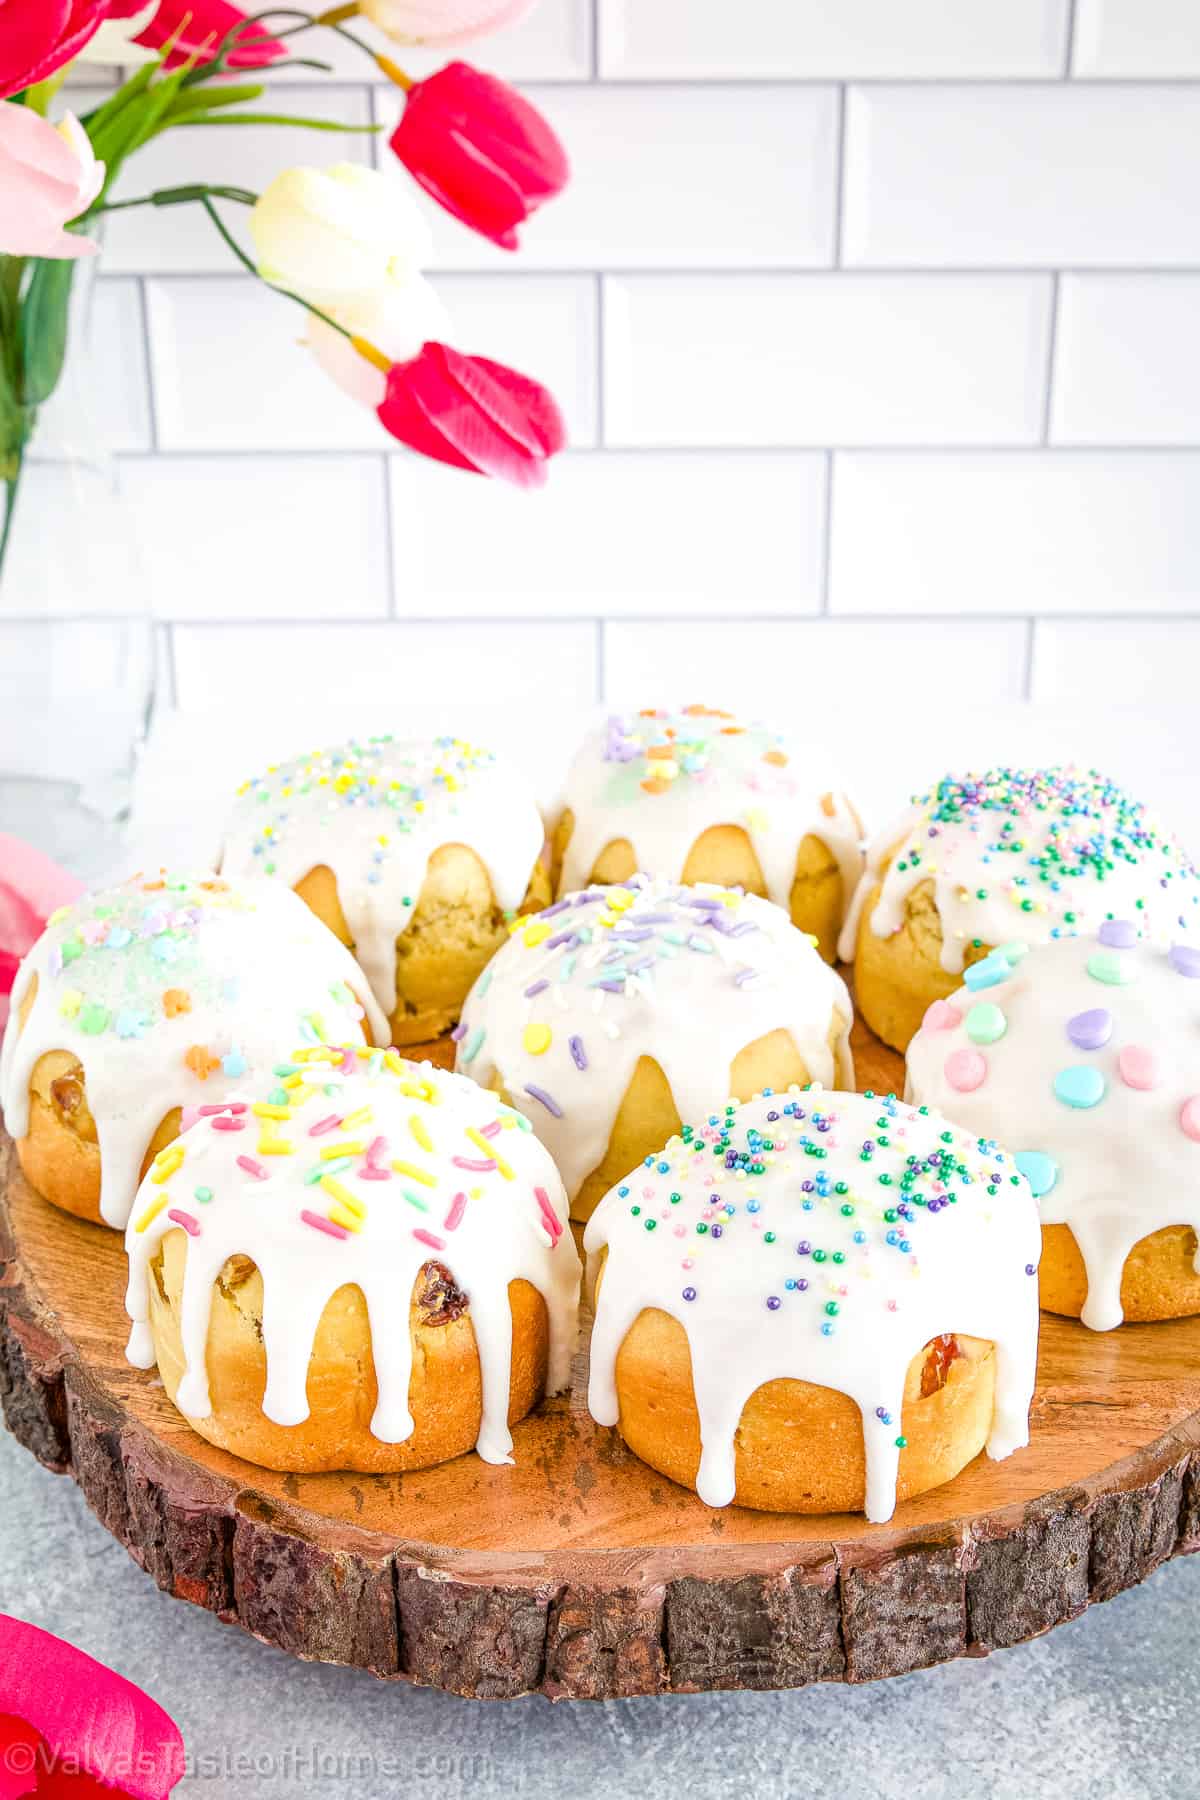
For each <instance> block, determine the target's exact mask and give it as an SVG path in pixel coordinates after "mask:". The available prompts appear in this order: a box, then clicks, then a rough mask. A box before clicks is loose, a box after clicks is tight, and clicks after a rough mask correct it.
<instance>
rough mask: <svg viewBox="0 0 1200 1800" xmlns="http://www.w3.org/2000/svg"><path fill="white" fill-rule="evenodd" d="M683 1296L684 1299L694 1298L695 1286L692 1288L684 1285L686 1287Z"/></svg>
mask: <svg viewBox="0 0 1200 1800" xmlns="http://www.w3.org/2000/svg"><path fill="white" fill-rule="evenodd" d="M683 1297H684V1299H685V1300H694V1299H695V1298H696V1290H695V1288H693V1287H686V1288H684V1290H683Z"/></svg>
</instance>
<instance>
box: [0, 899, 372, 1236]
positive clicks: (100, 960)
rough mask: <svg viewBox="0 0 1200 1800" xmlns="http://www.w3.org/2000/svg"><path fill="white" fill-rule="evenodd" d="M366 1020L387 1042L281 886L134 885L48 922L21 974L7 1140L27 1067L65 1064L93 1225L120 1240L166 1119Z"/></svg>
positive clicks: (1, 1079) (338, 955) (19, 1123)
mask: <svg viewBox="0 0 1200 1800" xmlns="http://www.w3.org/2000/svg"><path fill="white" fill-rule="evenodd" d="M35 978H36V981H37V993H36V997H35V999H34V1002H33V1006H32V1009H31V1011H30V1013H29V1017H28V1020H27V1023H26V1025H25V1028H24V1030H21V1029H19V1027H18V1023H17V1021H18V1016H19V1013H20V1008H21V1004H22V1001H23V1000H24V998H25V994H26V992H27V990H28V989H29V986H30V984H31V982H33V981H34V979H35ZM359 995H361V999H362V1004H360V1002H359ZM364 1006H365V1007H366V1010H367V1014H368V1016H369V1019H370V1024H371V1033H372V1036H373V1037H374V1038H375V1039H376V1041H377V1042H379V1043H386V1042H387V1038H388V1026H387V1021H386V1019H384V1017H383V1016H382V1014H381V1013H380V1012H379V1009H378V1008H377V1007H376V1006H375V1003H374V1001H373V1000H372V999H371V996H370V994H369V993H367V992H366V984H365V982H364V980H363V977H362V973H361V971H360V970H359V968H358V966H357V965H356V963H355V961H354V959H353V957H352V956H351V955H350V953H349V951H348V950H346V949H345V948H344V947H343V946H342V945H341V944H339V943H338V941H337V939H336V938H335V937H334V935H333V933H332V932H331V931H328V930H327V929H326V928H325V926H324V925H322V924H321V922H320V920H319V919H317V918H315V917H314V916H313V914H312V913H311V912H310V911H309V910H308V908H307V907H306V906H305V905H304V903H303V901H302V900H299V899H297V897H296V895H295V894H292V893H290V892H289V891H288V890H287V889H286V888H283V887H280V886H278V885H277V884H276V883H274V882H270V881H253V880H249V881H238V882H228V881H225V880H223V879H218V878H217V877H215V876H211V875H208V876H203V875H202V876H195V877H189V876H177V875H173V874H163V875H154V876H150V875H145V876H134V877H133V878H132V879H131V880H129V881H126V882H123V883H122V884H121V885H120V886H118V887H114V888H109V889H106V890H103V891H102V892H99V893H95V894H89V895H85V896H84V898H83V899H82V900H80V901H78V902H77V903H76V904H75V905H73V906H70V907H62V908H60V909H59V911H58V912H57V913H55V914H54V915H53V917H52V918H51V920H50V923H49V924H48V925H47V927H46V930H45V931H44V932H43V934H42V936H41V937H40V938H39V939H38V941H37V943H36V944H35V945H34V947H33V949H32V950H31V951H30V952H29V955H28V956H27V957H26V958H25V960H24V962H23V963H22V964H21V968H20V970H19V971H18V974H17V980H16V985H15V987H14V989H13V1007H12V1018H11V1020H10V1024H9V1029H8V1032H7V1033H6V1035H5V1039H4V1046H3V1050H2V1051H0V1105H2V1106H3V1109H4V1117H5V1121H6V1123H7V1125H8V1129H9V1131H10V1132H11V1133H12V1135H13V1137H15V1138H21V1137H24V1136H25V1134H26V1132H27V1131H28V1130H29V1082H30V1078H31V1076H32V1074H33V1070H34V1067H35V1065H36V1063H37V1062H38V1059H39V1058H40V1057H41V1056H43V1055H45V1054H46V1053H47V1052H48V1051H51V1050H65V1051H68V1052H69V1053H70V1054H71V1055H72V1056H73V1057H75V1058H76V1060H77V1061H78V1062H79V1064H80V1066H81V1067H82V1069H83V1073H84V1080H85V1085H86V1089H87V1101H88V1106H89V1108H90V1110H91V1113H92V1117H93V1118H94V1120H95V1122H96V1134H97V1139H98V1143H99V1149H100V1177H101V1191H100V1210H101V1214H102V1216H103V1217H104V1219H105V1220H106V1221H107V1223H108V1224H109V1225H113V1226H115V1227H117V1229H121V1228H122V1227H123V1226H124V1224H125V1221H126V1219H127V1218H128V1217H129V1209H130V1207H131V1205H132V1204H133V1196H134V1194H135V1192H136V1190H137V1184H138V1179H139V1173H140V1170H141V1165H142V1160H143V1158H144V1157H145V1154H146V1149H147V1146H148V1145H149V1143H150V1139H151V1138H152V1137H153V1135H154V1133H155V1131H156V1130H157V1128H158V1126H159V1125H160V1123H161V1122H162V1120H163V1118H164V1117H165V1116H166V1114H167V1113H169V1112H170V1111H171V1110H172V1108H174V1107H177V1106H178V1107H182V1108H184V1109H190V1108H195V1107H199V1106H207V1105H213V1104H215V1103H216V1102H218V1101H221V1100H223V1099H224V1098H225V1097H226V1096H227V1095H228V1094H229V1093H230V1091H231V1090H233V1089H235V1088H238V1087H240V1086H241V1085H242V1084H243V1083H244V1082H245V1081H247V1080H253V1079H254V1078H255V1077H256V1076H257V1077H262V1076H263V1075H264V1074H266V1073H267V1072H268V1071H269V1070H270V1068H271V1065H272V1064H273V1063H274V1062H275V1061H277V1060H278V1056H279V1047H280V1044H281V1043H283V1044H287V1043H291V1042H292V1041H293V1040H294V1039H296V1038H298V1037H300V1038H304V1037H306V1038H307V1040H308V1042H309V1043H314V1044H315V1043H319V1042H320V1041H321V1040H322V1039H323V1038H325V1037H337V1038H340V1039H344V1040H345V1041H347V1042H351V1041H353V1040H355V1039H358V1040H359V1041H362V1038H363V1032H362V1025H361V1020H362V1018H363V1010H364ZM202 1071H207V1072H206V1073H202Z"/></svg>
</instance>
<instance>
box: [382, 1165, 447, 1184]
mask: <svg viewBox="0 0 1200 1800" xmlns="http://www.w3.org/2000/svg"><path fill="white" fill-rule="evenodd" d="M392 1167H393V1169H395V1171H396V1173H397V1175H407V1176H408V1178H409V1180H410V1181H420V1182H423V1183H424V1184H425V1186H426V1187H436V1186H437V1176H436V1175H430V1174H429V1172H428V1170H426V1169H418V1168H417V1166H416V1164H415V1163H407V1162H394V1163H393V1164H392Z"/></svg>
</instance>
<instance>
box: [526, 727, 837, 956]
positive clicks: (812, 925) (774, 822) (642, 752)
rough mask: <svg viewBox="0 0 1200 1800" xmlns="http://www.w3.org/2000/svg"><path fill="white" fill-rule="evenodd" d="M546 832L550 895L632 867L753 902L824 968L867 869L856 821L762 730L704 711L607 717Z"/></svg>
mask: <svg viewBox="0 0 1200 1800" xmlns="http://www.w3.org/2000/svg"><path fill="white" fill-rule="evenodd" d="M565 801H566V803H565V808H564V811H563V813H562V815H561V817H560V819H559V822H558V826H557V828H556V831H555V836H554V860H555V869H556V874H557V881H556V891H557V892H558V893H559V894H560V895H561V894H563V893H571V892H574V891H575V890H577V889H579V888H583V887H586V886H587V885H588V884H589V882H616V881H625V880H627V879H628V878H629V876H631V875H633V874H634V873H635V872H637V871H641V872H642V873H643V874H646V875H651V876H661V877H663V878H664V879H666V880H669V881H676V882H680V881H682V882H687V883H691V884H694V883H697V882H705V881H708V882H715V883H717V884H718V885H720V886H722V887H741V888H745V890H746V892H747V893H751V894H758V895H761V896H764V897H766V898H768V899H770V900H773V901H774V902H775V903H776V905H778V906H782V907H783V908H784V910H785V911H787V912H788V913H789V914H790V915H791V919H792V922H793V924H795V925H797V926H798V927H799V928H800V930H801V931H806V932H810V933H811V934H812V935H813V937H815V938H816V939H817V942H818V945H819V947H820V951H821V954H822V956H823V957H824V958H825V960H826V961H827V962H832V961H833V958H834V953H835V948H836V945H837V937H838V928H839V926H840V924H841V921H842V917H843V914H844V912H845V909H846V907H847V906H848V905H849V903H850V898H851V896H852V894H853V893H854V889H855V885H856V883H857V881H858V877H859V874H860V872H861V870H862V852H861V849H860V840H861V838H862V826H861V824H860V822H859V819H858V816H857V814H856V813H855V811H854V809H853V807H852V806H851V805H850V803H849V801H848V800H847V799H846V798H845V797H844V795H841V794H824V795H820V796H818V795H817V793H816V792H815V791H814V790H813V788H812V787H811V786H809V785H807V784H806V783H805V781H804V779H803V775H802V771H801V766H800V762H799V758H798V756H797V754H796V752H795V750H793V749H792V748H791V746H790V745H789V744H788V743H787V741H786V740H785V739H784V737H783V736H782V735H781V734H780V733H779V732H777V731H774V730H772V729H771V728H770V727H768V726H765V725H760V724H752V723H744V722H743V721H741V720H740V719H738V718H736V717H735V715H734V714H733V713H729V712H722V711H719V710H717V709H714V708H712V707H706V706H686V707H684V708H682V710H680V711H677V712H672V711H668V710H665V709H662V708H653V709H650V710H648V711H645V712H638V713H629V714H624V715H620V716H613V717H611V718H610V719H608V721H607V722H606V723H605V724H604V725H603V726H601V727H600V728H599V729H597V730H596V731H593V732H591V733H590V734H589V736H588V737H587V738H586V739H585V740H584V742H583V744H582V745H581V747H580V749H579V751H578V753H577V755H576V757H575V760H574V762H573V763H572V765H571V770H570V773H569V775H568V777H567V784H566V796H565Z"/></svg>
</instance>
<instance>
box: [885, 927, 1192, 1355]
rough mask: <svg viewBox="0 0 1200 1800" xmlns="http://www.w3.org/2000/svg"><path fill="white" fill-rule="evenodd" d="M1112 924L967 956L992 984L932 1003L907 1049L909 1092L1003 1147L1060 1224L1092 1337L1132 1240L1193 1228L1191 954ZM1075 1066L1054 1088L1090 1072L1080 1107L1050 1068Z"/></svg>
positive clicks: (1101, 1324)
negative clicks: (1003, 953)
mask: <svg viewBox="0 0 1200 1800" xmlns="http://www.w3.org/2000/svg"><path fill="white" fill-rule="evenodd" d="M1125 923H1126V922H1125V921H1118V922H1115V923H1113V924H1110V925H1107V926H1105V927H1104V928H1102V936H1103V937H1105V938H1108V939H1110V940H1112V941H1111V942H1110V943H1108V944H1105V943H1102V942H1101V941H1100V940H1099V939H1098V938H1096V937H1087V938H1076V939H1070V940H1064V941H1062V942H1060V943H1057V944H1047V945H1043V946H1042V947H1040V948H1038V949H1034V950H1031V951H1030V952H1029V954H1028V955H1027V956H1025V957H1023V958H1019V959H1015V958H1014V956H1013V955H1012V954H1010V955H1009V956H1007V957H1005V958H1003V959H989V962H988V964H987V965H977V967H983V968H987V967H991V968H995V969H996V970H997V972H998V973H1000V974H1001V975H1002V979H999V980H998V981H991V982H987V985H985V986H981V987H977V988H976V990H975V991H974V992H972V991H971V989H970V988H963V989H962V990H961V991H960V992H959V993H957V994H955V995H954V997H953V999H952V1000H950V1001H948V1002H946V1003H944V1004H943V1003H939V1004H935V1005H934V1006H933V1007H931V1008H930V1012H929V1014H928V1015H927V1019H926V1023H925V1025H924V1026H922V1028H921V1030H920V1031H919V1032H918V1033H917V1035H916V1037H915V1038H914V1039H913V1041H912V1043H911V1044H910V1045H909V1050H908V1080H909V1088H910V1092H911V1094H912V1097H913V1098H914V1099H915V1100H920V1101H927V1102H928V1103H929V1104H930V1105H933V1106H939V1107H942V1108H943V1109H944V1110H945V1111H946V1112H947V1113H949V1114H950V1116H951V1117H952V1118H954V1119H955V1120H956V1121H957V1122H958V1123H959V1124H961V1125H963V1126H965V1127H966V1128H967V1129H968V1130H970V1131H974V1132H978V1133H980V1134H981V1135H982V1136H984V1137H988V1138H993V1137H994V1138H999V1139H1000V1140H1001V1141H1002V1142H1003V1143H1006V1144H1009V1145H1011V1146H1012V1148H1013V1152H1014V1154H1015V1155H1017V1156H1018V1157H1019V1158H1020V1159H1021V1160H1022V1161H1023V1162H1024V1164H1025V1167H1026V1168H1027V1170H1028V1171H1029V1172H1030V1175H1031V1179H1032V1181H1033V1186H1034V1191H1035V1193H1038V1192H1040V1193H1041V1217H1042V1223H1043V1224H1045V1225H1068V1226H1070V1228H1071V1232H1072V1234H1073V1236H1074V1237H1075V1240H1076V1242H1077V1243H1078V1245H1079V1249H1080V1253H1081V1255H1082V1257H1083V1260H1084V1264H1085V1267H1086V1269H1087V1279H1088V1294H1087V1302H1086V1305H1085V1307H1084V1310H1083V1322H1084V1324H1085V1325H1089V1326H1091V1328H1092V1329H1093V1330H1094V1331H1109V1330H1111V1329H1112V1327H1113V1326H1115V1325H1119V1324H1120V1323H1121V1319H1122V1317H1123V1314H1122V1310H1121V1272H1122V1270H1123V1268H1124V1266H1125V1259H1126V1257H1127V1256H1128V1255H1129V1252H1130V1250H1131V1249H1132V1248H1133V1246H1134V1244H1135V1243H1137V1242H1138V1240H1139V1239H1140V1238H1143V1237H1147V1236H1149V1234H1150V1233H1151V1232H1154V1231H1158V1230H1161V1229H1162V1227H1163V1226H1166V1225H1190V1226H1191V1227H1192V1229H1193V1230H1194V1231H1196V1232H1197V1233H1198V1234H1200V1141H1197V1140H1198V1138H1200V950H1198V949H1197V948H1195V947H1194V946H1193V945H1190V944H1188V945H1184V944H1179V945H1177V946H1175V947H1174V948H1173V949H1172V950H1170V951H1168V950H1167V949H1164V948H1163V947H1161V946H1154V945H1151V944H1149V943H1146V942H1137V941H1135V940H1134V938H1133V934H1132V931H1131V930H1126V929H1124V926H1125ZM1126 940H1128V942H1129V946H1130V947H1128V948H1118V947H1117V942H1118V941H1121V942H1124V941H1126ZM1015 948H1016V947H1015V946H1014V947H1013V949H1014V951H1015ZM1098 959H1099V960H1098ZM1089 965H1091V968H1092V969H1093V970H1098V971H1099V972H1100V975H1101V976H1104V975H1107V976H1108V977H1109V978H1108V979H1101V978H1098V976H1097V974H1095V973H1090V972H1089ZM1004 968H1007V969H1008V970H1009V973H1008V974H1007V975H1003V969H1004ZM971 974H972V978H975V970H974V969H973V970H972V971H971ZM1113 977H1115V979H1114V978H1113ZM984 979H985V981H986V980H987V978H986V975H985V977H984ZM1090 1015H1096V1016H1095V1017H1092V1016H1090ZM997 1030H1000V1031H1001V1035H1000V1036H999V1037H995V1036H994V1035H993V1034H994V1033H995V1032H996V1031H997ZM1089 1046H1092V1047H1089ZM1081 1069H1084V1070H1087V1071H1091V1072H1092V1073H1089V1074H1087V1075H1084V1076H1082V1077H1079V1076H1075V1077H1068V1081H1067V1091H1068V1093H1070V1091H1071V1085H1070V1084H1071V1082H1072V1080H1074V1081H1075V1082H1077V1083H1079V1084H1080V1085H1081V1087H1082V1086H1083V1084H1086V1083H1087V1082H1092V1083H1093V1085H1096V1084H1097V1077H1099V1078H1100V1082H1101V1083H1102V1088H1101V1091H1100V1098H1099V1099H1098V1100H1095V1101H1094V1102H1093V1104H1090V1105H1085V1104H1080V1103H1079V1101H1080V1094H1078V1093H1077V1094H1076V1103H1075V1104H1071V1103H1070V1101H1069V1099H1068V1100H1064V1099H1062V1098H1060V1095H1059V1093H1058V1092H1056V1088H1055V1079H1056V1077H1062V1076H1063V1075H1064V1072H1066V1071H1068V1070H1076V1071H1077V1070H1081ZM1147 1081H1149V1082H1150V1085H1149V1086H1143V1085H1139V1084H1140V1083H1143V1082H1147ZM971 1082H978V1085H977V1086H975V1087H973V1088H971V1087H969V1086H968V1084H969V1083H971ZM1084 1097H1086V1089H1084ZM1189 1102H1190V1103H1191V1106H1192V1109H1193V1111H1192V1112H1191V1113H1187V1114H1186V1115H1185V1108H1187V1106H1188V1104H1189ZM1193 1114H1194V1115H1195V1116H1194V1117H1193ZM1185 1116H1186V1117H1187V1119H1188V1122H1189V1126H1190V1130H1189V1129H1188V1128H1185V1126H1184V1124H1183V1120H1184V1118H1185ZM1027 1158H1028V1160H1026V1159H1027ZM1047 1159H1048V1161H1047ZM1047 1182H1051V1185H1049V1186H1048V1187H1047V1186H1046V1184H1047ZM1043 1189H1044V1190H1045V1191H1042V1190H1043ZM1197 1266H1198V1268H1200V1262H1198V1265H1197Z"/></svg>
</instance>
